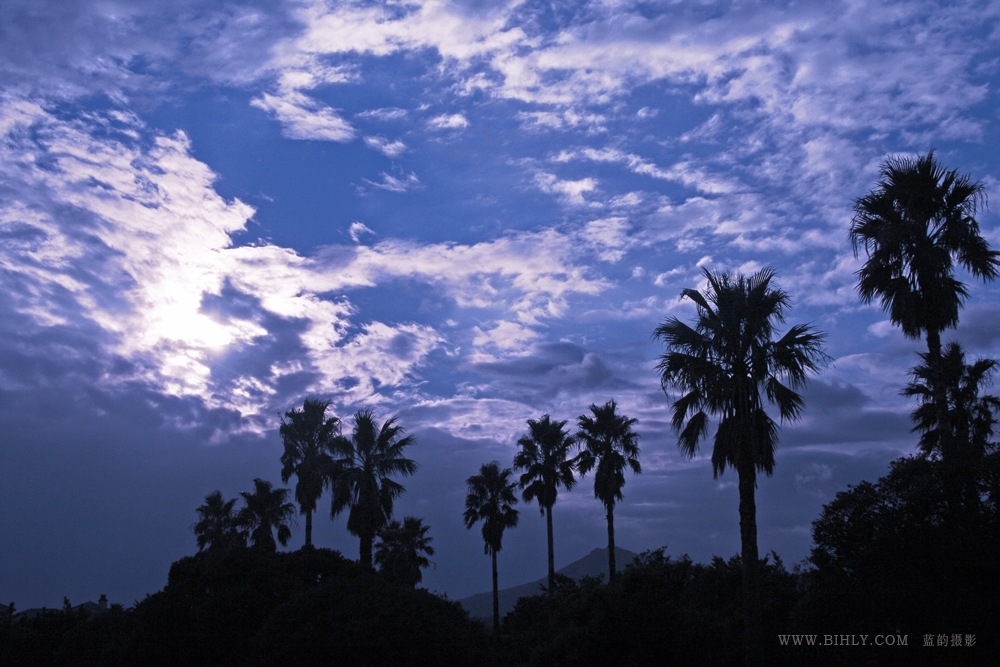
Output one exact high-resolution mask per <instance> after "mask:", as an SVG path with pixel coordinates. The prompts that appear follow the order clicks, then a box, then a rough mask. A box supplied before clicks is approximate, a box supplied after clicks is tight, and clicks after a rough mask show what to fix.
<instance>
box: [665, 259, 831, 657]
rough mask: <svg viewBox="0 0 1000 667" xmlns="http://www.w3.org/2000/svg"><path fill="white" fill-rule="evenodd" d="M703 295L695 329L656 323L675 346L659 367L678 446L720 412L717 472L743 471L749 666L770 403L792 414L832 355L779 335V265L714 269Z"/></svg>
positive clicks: (804, 338)
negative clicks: (673, 393)
mask: <svg viewBox="0 0 1000 667" xmlns="http://www.w3.org/2000/svg"><path fill="white" fill-rule="evenodd" d="M704 273H705V278H706V279H707V280H708V288H707V290H706V292H705V293H704V294H702V293H700V292H698V291H696V290H693V289H686V290H684V291H683V293H682V295H683V296H685V297H687V298H689V299H691V300H692V301H694V303H695V304H696V306H697V308H698V318H697V320H696V321H695V323H694V326H693V327H691V326H688V325H687V324H684V323H683V322H681V321H680V320H678V319H677V318H676V317H671V318H669V319H667V320H666V321H665V322H664V323H663V324H661V325H660V326H659V327H657V329H656V331H655V332H654V334H653V335H654V337H656V338H659V339H661V340H662V341H663V342H664V343H665V344H666V352H665V353H664V354H662V355H661V356H660V361H659V364H658V365H657V370H658V371H659V372H660V382H661V385H662V386H663V389H664V392H666V391H667V387H668V386H673V387H676V388H677V389H679V390H680V391H681V392H682V393H681V396H680V397H679V398H678V399H677V400H676V401H674V403H673V405H672V410H673V419H672V423H673V427H674V430H675V431H676V432H677V433H678V434H679V437H678V443H677V444H678V446H679V447H680V449H681V451H682V452H683V453H684V454H686V455H687V456H689V457H693V456H694V455H695V453H696V451H697V449H698V443H699V441H700V440H701V439H702V438H703V437H704V436H705V435H707V434H708V429H709V415H710V414H714V415H715V416H716V417H717V419H718V428H717V430H716V433H715V442H714V445H713V448H712V472H713V475H714V476H716V477H718V475H719V474H720V473H722V472H724V471H725V469H726V467H727V466H728V467H731V468H734V469H735V470H736V473H737V475H738V477H739V497H740V503H739V504H740V507H739V512H740V542H741V554H742V567H743V604H744V627H745V632H746V642H747V644H746V650H747V654H746V657H747V663H749V664H755V662H756V660H757V657H758V642H759V640H760V610H759V604H758V595H757V567H758V564H759V559H758V552H757V509H756V504H755V499H754V492H755V489H756V486H757V473H758V472H764V473H766V474H767V475H770V474H771V473H772V471H773V470H774V450H775V446H776V444H777V440H778V426H777V424H775V422H774V421H773V420H772V419H771V417H770V416H769V415H768V414H767V412H766V410H765V401H766V402H768V403H771V404H772V405H773V406H775V407H776V408H777V410H778V414H779V415H780V417H781V420H782V421H783V422H784V421H793V420H795V419H796V418H798V416H799V415H800V413H801V411H802V405H803V400H802V396H801V395H799V394H798V393H797V392H796V391H795V390H796V389H798V388H800V387H802V386H804V383H805V380H806V374H807V372H809V371H815V370H817V369H818V367H819V365H820V364H821V363H822V362H823V361H824V360H825V358H826V355H824V354H823V352H822V350H821V343H822V340H823V334H821V333H819V332H817V331H815V330H813V329H812V328H811V327H809V326H806V325H802V324H797V325H795V326H792V327H791V328H790V329H789V330H788V331H787V332H786V333H785V334H784V335H783V336H781V337H780V338H777V339H775V338H774V336H775V333H776V332H775V324H776V323H777V322H783V321H784V312H785V309H786V308H787V307H788V303H789V301H788V296H787V295H786V294H785V292H783V291H782V290H780V289H778V288H776V287H772V286H771V281H772V279H773V278H774V275H775V274H774V270H773V269H771V268H764V269H761V270H760V271H758V272H756V273H754V274H753V275H751V276H750V277H749V278H745V277H744V276H743V275H742V274H737V275H736V276H735V277H733V276H730V275H729V274H728V273H718V274H716V273H711V272H709V271H707V270H706V271H705V272H704Z"/></svg>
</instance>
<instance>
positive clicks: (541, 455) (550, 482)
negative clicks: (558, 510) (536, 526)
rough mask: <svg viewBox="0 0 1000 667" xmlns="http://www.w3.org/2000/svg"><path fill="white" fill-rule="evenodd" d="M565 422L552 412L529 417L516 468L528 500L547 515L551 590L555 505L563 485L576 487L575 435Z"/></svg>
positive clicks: (551, 584) (552, 586) (552, 588)
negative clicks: (572, 452) (572, 449)
mask: <svg viewBox="0 0 1000 667" xmlns="http://www.w3.org/2000/svg"><path fill="white" fill-rule="evenodd" d="M564 426H566V422H565V421H561V422H554V421H552V420H551V419H550V418H549V416H548V415H542V418H541V419H538V420H534V419H529V420H528V434H527V435H524V436H521V438H520V439H518V441H517V445H518V447H520V449H519V450H518V452H517V454H515V455H514V470H523V471H524V473H523V474H522V475H521V479H520V486H521V489H523V493H522V496H523V497H524V501H525V502H531V501H532V500H537V501H538V508H539V510H540V511H541V513H542V514H543V515H544V516H545V530H546V534H547V536H548V543H549V592H550V593H551V592H553V591H555V587H556V567H555V549H554V548H553V543H552V506H553V505H555V504H556V496H557V495H558V494H559V487H560V486H561V487H563V488H564V489H566V490H567V491H569V490H570V489H572V488H573V485H574V484H576V480H575V479H574V478H573V466H574V465H575V461H574V460H573V459H572V458H570V457H569V449H570V447H572V446H573V438H571V437H570V436H569V434H567V433H566V431H565V430H563V427H564Z"/></svg>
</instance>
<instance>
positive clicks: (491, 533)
mask: <svg viewBox="0 0 1000 667" xmlns="http://www.w3.org/2000/svg"><path fill="white" fill-rule="evenodd" d="M511 474H512V472H511V469H510V468H504V469H503V470H501V469H500V464H499V463H497V462H496V461H491V462H490V463H484V464H483V465H482V466H480V467H479V474H478V475H473V476H472V477H470V478H469V479H467V480H466V484H467V485H468V494H467V495H466V496H465V515H464V518H465V527H466V528H472V527H473V526H474V525H476V523H477V522H478V521H482V522H483V545H484V550H485V553H487V554H489V555H490V560H491V561H492V565H493V630H494V631H497V630H499V629H500V589H499V587H498V585H497V583H498V582H497V554H498V553H500V548H501V546H502V545H503V532H504V531H505V530H507V529H508V528H513V527H515V526H516V525H517V515H518V512H517V510H516V509H514V505H516V504H517V495H516V494H515V493H514V489H515V488H516V485H515V483H514V482H512V481H510V476H511Z"/></svg>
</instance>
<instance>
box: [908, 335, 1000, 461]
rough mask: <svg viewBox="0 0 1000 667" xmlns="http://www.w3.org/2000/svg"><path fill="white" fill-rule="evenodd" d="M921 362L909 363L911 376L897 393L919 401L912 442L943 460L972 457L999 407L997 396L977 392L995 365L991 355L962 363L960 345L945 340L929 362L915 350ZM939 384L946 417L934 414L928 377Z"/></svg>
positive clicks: (982, 447) (982, 449) (985, 443)
mask: <svg viewBox="0 0 1000 667" xmlns="http://www.w3.org/2000/svg"><path fill="white" fill-rule="evenodd" d="M920 358H921V359H922V361H923V363H922V364H919V365H918V366H917V367H916V368H914V369H913V380H912V381H911V382H910V383H909V384H907V385H906V388H905V389H903V392H902V393H903V395H904V396H909V397H915V398H917V399H918V400H919V401H920V405H919V406H918V407H917V409H916V410H914V411H913V421H914V423H915V426H914V427H913V430H914V431H920V432H921V434H922V435H921V437H920V442H919V443H918V445H919V447H920V450H921V452H922V453H923V454H924V455H925V456H933V455H937V456H940V457H941V458H942V459H945V460H952V459H962V460H964V461H977V460H979V459H980V458H981V457H982V456H983V455H984V454H985V453H986V450H987V448H988V447H989V446H990V438H991V437H992V436H993V427H994V425H995V424H996V417H995V414H996V413H997V412H1000V398H998V397H996V396H992V395H985V396H982V395H980V390H981V389H982V388H984V387H985V385H986V384H987V382H988V381H989V379H990V376H991V375H992V374H993V372H994V371H995V370H996V368H997V360H996V359H979V360H977V361H974V362H973V363H971V364H966V363H965V351H964V350H963V349H962V346H961V345H959V344H958V343H949V344H948V345H947V346H946V347H945V350H944V352H943V353H942V354H941V358H940V359H939V361H938V368H937V369H936V370H935V369H933V368H931V365H930V364H931V362H930V358H929V355H927V354H922V355H920ZM933 377H936V378H937V379H938V380H939V381H940V382H941V384H942V386H943V387H944V391H945V404H946V406H947V410H946V413H945V414H946V421H944V422H943V423H942V422H940V421H939V420H938V411H937V410H936V409H935V401H934V395H933V389H932V387H931V378H933Z"/></svg>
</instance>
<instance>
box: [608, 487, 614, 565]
mask: <svg viewBox="0 0 1000 667" xmlns="http://www.w3.org/2000/svg"><path fill="white" fill-rule="evenodd" d="M614 580H615V506H614V505H608V583H609V584H610V583H611V582H612V581H614Z"/></svg>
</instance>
